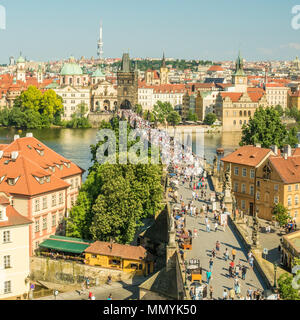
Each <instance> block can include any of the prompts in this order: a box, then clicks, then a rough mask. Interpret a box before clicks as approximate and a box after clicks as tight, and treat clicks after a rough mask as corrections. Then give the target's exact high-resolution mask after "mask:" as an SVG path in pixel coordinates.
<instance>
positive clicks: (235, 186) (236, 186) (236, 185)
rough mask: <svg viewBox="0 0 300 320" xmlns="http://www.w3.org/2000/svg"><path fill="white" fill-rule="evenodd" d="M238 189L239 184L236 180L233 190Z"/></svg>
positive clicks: (236, 190)
mask: <svg viewBox="0 0 300 320" xmlns="http://www.w3.org/2000/svg"><path fill="white" fill-rule="evenodd" d="M238 191H239V184H238V183H237V182H235V183H234V192H238Z"/></svg>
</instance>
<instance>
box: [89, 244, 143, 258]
mask: <svg viewBox="0 0 300 320" xmlns="http://www.w3.org/2000/svg"><path fill="white" fill-rule="evenodd" d="M84 252H86V253H93V254H101V255H106V256H113V257H120V258H123V259H132V260H142V259H144V258H145V257H146V253H147V250H146V249H145V248H143V247H142V246H138V247H137V246H130V245H127V244H126V245H124V244H119V243H110V242H103V241H96V242H94V243H93V244H91V245H90V246H89V247H88V248H86V249H85V250H84Z"/></svg>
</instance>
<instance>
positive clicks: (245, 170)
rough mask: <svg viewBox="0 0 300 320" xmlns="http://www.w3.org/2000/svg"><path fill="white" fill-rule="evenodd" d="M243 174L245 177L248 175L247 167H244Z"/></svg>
mask: <svg viewBox="0 0 300 320" xmlns="http://www.w3.org/2000/svg"><path fill="white" fill-rule="evenodd" d="M242 176H243V177H246V176H247V169H246V168H243V169H242Z"/></svg>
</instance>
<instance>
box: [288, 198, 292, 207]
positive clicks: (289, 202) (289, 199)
mask: <svg viewBox="0 0 300 320" xmlns="http://www.w3.org/2000/svg"><path fill="white" fill-rule="evenodd" d="M291 205H292V197H291V196H289V197H288V206H291Z"/></svg>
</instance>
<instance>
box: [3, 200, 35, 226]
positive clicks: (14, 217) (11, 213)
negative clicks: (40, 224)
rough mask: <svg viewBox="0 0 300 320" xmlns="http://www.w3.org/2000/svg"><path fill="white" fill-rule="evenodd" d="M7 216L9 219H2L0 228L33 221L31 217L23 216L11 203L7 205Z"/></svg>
mask: <svg viewBox="0 0 300 320" xmlns="http://www.w3.org/2000/svg"><path fill="white" fill-rule="evenodd" d="M6 217H7V218H8V220H6V221H0V228H4V227H11V226H16V225H23V224H30V223H32V221H31V220H30V219H28V218H26V217H24V216H22V215H21V214H20V213H18V211H17V210H16V209H15V208H14V207H12V206H10V205H9V206H7V207H6Z"/></svg>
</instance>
